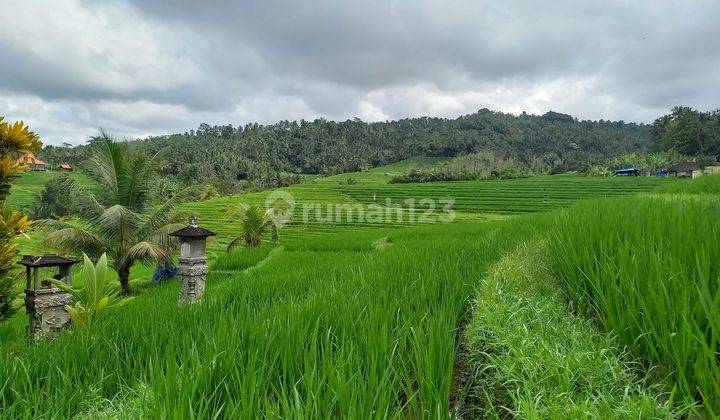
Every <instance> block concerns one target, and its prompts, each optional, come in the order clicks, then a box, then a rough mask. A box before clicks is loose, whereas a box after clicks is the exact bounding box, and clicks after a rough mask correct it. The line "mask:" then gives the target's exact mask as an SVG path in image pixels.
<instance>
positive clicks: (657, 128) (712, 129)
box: [651, 106, 720, 158]
mask: <svg viewBox="0 0 720 420" xmlns="http://www.w3.org/2000/svg"><path fill="white" fill-rule="evenodd" d="M651 130H652V137H653V140H654V142H655V144H654V146H655V148H656V149H657V150H661V151H673V152H677V153H681V154H684V155H692V156H714V157H715V158H718V157H720V109H717V110H715V111H708V112H701V111H697V110H694V109H692V108H689V107H685V106H678V107H675V108H673V109H672V111H671V112H670V113H669V114H667V115H663V116H662V117H660V118H658V119H656V120H655V122H653V124H652V127H651Z"/></svg>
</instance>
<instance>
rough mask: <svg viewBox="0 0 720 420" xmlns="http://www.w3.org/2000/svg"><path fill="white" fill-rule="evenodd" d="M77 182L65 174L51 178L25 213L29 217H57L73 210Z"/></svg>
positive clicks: (68, 213) (35, 218)
mask: <svg viewBox="0 0 720 420" xmlns="http://www.w3.org/2000/svg"><path fill="white" fill-rule="evenodd" d="M76 186H77V183H76V182H75V180H74V179H72V178H70V176H68V175H67V174H63V175H60V176H58V177H56V178H53V179H51V180H50V181H48V182H47V184H45V188H43V190H42V192H41V193H40V195H39V196H37V197H36V199H35V201H33V203H32V204H31V205H30V207H27V208H25V214H27V215H28V216H29V217H30V218H31V219H34V220H37V219H59V218H61V217H65V216H69V215H70V214H72V212H73V211H74V205H73V192H74V191H75V187H76Z"/></svg>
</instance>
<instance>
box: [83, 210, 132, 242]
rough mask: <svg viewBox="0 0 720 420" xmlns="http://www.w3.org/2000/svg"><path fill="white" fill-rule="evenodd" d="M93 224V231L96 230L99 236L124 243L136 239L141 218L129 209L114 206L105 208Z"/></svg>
mask: <svg viewBox="0 0 720 420" xmlns="http://www.w3.org/2000/svg"><path fill="white" fill-rule="evenodd" d="M94 223H95V225H96V227H95V229H94V230H97V232H98V233H99V234H100V236H102V237H104V238H108V239H111V240H112V241H114V242H118V243H125V242H129V241H133V240H134V239H136V232H137V229H138V228H139V226H140V224H141V223H142V217H141V216H140V215H139V214H137V213H135V212H133V211H132V210H130V209H129V208H127V207H125V206H122V205H119V204H116V205H114V206H112V207H109V208H107V209H106V210H105V211H104V212H103V214H102V215H100V217H99V218H97V220H95V221H94Z"/></svg>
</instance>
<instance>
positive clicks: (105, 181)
mask: <svg viewBox="0 0 720 420" xmlns="http://www.w3.org/2000/svg"><path fill="white" fill-rule="evenodd" d="M93 147H94V149H95V154H94V156H93V157H92V159H91V162H92V165H90V168H89V170H88V174H89V175H90V176H91V177H92V178H93V179H95V181H97V182H98V183H99V184H100V185H101V187H102V191H103V193H104V194H105V195H107V196H108V198H109V199H110V202H117V199H118V198H119V190H118V185H119V184H118V180H119V179H120V178H121V177H122V176H123V173H124V166H125V163H124V160H125V159H124V156H123V153H122V150H121V147H120V145H119V144H118V143H116V142H115V141H114V140H113V138H112V137H110V136H109V135H107V134H106V133H105V132H104V131H102V130H100V135H99V136H98V137H96V138H94V139H93Z"/></svg>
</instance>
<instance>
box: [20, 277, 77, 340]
mask: <svg viewBox="0 0 720 420" xmlns="http://www.w3.org/2000/svg"><path fill="white" fill-rule="evenodd" d="M71 304H72V295H70V294H69V293H66V292H63V291H62V290H60V289H58V288H57V287H51V288H43V289H38V290H32V289H26V290H25V310H26V311H27V314H28V318H29V320H30V322H29V323H28V327H27V332H28V337H29V338H31V339H33V340H40V339H43V338H54V337H56V336H57V335H58V334H59V333H60V332H61V331H62V330H63V329H64V328H66V327H68V326H69V325H70V314H68V312H67V310H66V309H65V305H71Z"/></svg>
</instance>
